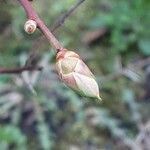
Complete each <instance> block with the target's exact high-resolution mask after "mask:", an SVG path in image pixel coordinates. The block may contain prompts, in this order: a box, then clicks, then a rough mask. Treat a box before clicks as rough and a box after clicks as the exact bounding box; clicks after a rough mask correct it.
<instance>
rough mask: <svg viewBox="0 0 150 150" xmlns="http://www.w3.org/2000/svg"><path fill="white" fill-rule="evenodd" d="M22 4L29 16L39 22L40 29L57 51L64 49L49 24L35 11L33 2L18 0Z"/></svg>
mask: <svg viewBox="0 0 150 150" xmlns="http://www.w3.org/2000/svg"><path fill="white" fill-rule="evenodd" d="M18 1H19V2H20V4H21V6H22V7H23V8H24V10H25V12H26V15H27V18H28V19H31V20H34V21H35V22H36V23H37V27H38V28H39V30H40V31H41V32H42V33H43V34H44V35H45V37H46V38H47V40H48V41H49V43H50V44H51V45H52V46H53V48H54V49H55V50H56V52H57V51H59V50H63V47H62V45H61V44H60V42H59V41H58V40H57V39H56V38H55V36H54V35H53V34H52V33H51V31H50V30H49V29H48V28H47V26H46V25H45V24H44V23H43V21H42V20H41V19H40V18H39V16H38V14H37V13H36V12H35V10H34V9H33V7H32V6H31V3H30V2H29V1H28V0H18Z"/></svg>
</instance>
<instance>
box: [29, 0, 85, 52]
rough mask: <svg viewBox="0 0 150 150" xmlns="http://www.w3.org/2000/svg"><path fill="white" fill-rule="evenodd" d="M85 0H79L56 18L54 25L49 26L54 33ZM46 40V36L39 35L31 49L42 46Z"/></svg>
mask: <svg viewBox="0 0 150 150" xmlns="http://www.w3.org/2000/svg"><path fill="white" fill-rule="evenodd" d="M84 1H85V0H78V1H77V2H76V3H75V4H74V5H73V6H72V7H71V8H69V9H68V10H67V11H66V12H65V13H64V14H63V15H62V16H61V17H59V18H58V19H56V21H55V23H54V25H52V27H49V28H50V30H51V32H52V33H54V32H55V31H56V30H57V29H58V28H59V27H61V26H62V25H63V24H64V23H65V20H66V19H67V18H68V17H69V16H70V15H71V14H72V13H73V12H74V11H75V10H76V9H77V8H78V7H79V6H80V5H81V4H82V3H83V2H84ZM43 40H44V36H40V37H38V38H37V39H36V40H35V41H34V42H33V46H32V48H31V50H33V49H37V48H39V46H40V43H41V42H42V41H43Z"/></svg>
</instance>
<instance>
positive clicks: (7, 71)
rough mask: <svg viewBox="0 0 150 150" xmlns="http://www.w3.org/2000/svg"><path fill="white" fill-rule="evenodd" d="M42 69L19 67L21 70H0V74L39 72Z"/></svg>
mask: <svg viewBox="0 0 150 150" xmlns="http://www.w3.org/2000/svg"><path fill="white" fill-rule="evenodd" d="M42 68H43V67H38V66H37V67H35V66H29V67H21V68H10V69H7V68H0V74H20V73H22V72H24V71H33V70H37V71H41V70H42Z"/></svg>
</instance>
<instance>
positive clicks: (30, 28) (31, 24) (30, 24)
mask: <svg viewBox="0 0 150 150" xmlns="http://www.w3.org/2000/svg"><path fill="white" fill-rule="evenodd" d="M36 28H37V23H36V22H35V21H34V20H28V21H26V23H25V25H24V30H25V31H26V32H27V33H28V34H32V33H34V31H35V30H36Z"/></svg>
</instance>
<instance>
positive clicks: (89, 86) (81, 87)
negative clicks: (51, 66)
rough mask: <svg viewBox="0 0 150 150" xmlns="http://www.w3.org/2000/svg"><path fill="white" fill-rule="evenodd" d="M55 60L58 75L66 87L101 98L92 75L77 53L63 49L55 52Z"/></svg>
mask: <svg viewBox="0 0 150 150" xmlns="http://www.w3.org/2000/svg"><path fill="white" fill-rule="evenodd" d="M56 60H57V63H56V67H57V71H58V74H59V77H60V78H61V80H62V81H63V82H64V83H65V84H66V85H67V86H68V87H70V88H72V89H73V90H75V91H78V92H80V93H82V94H83V95H85V96H88V97H93V98H98V99H100V100H101V98H100V96H99V87H98V84H97V82H96V81H95V78H94V75H93V74H92V72H91V71H90V70H89V68H88V67H87V65H86V64H85V63H84V62H83V61H82V60H81V59H80V56H79V55H78V54H76V53H75V52H73V51H67V50H63V51H60V52H58V53H57V56H56Z"/></svg>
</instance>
